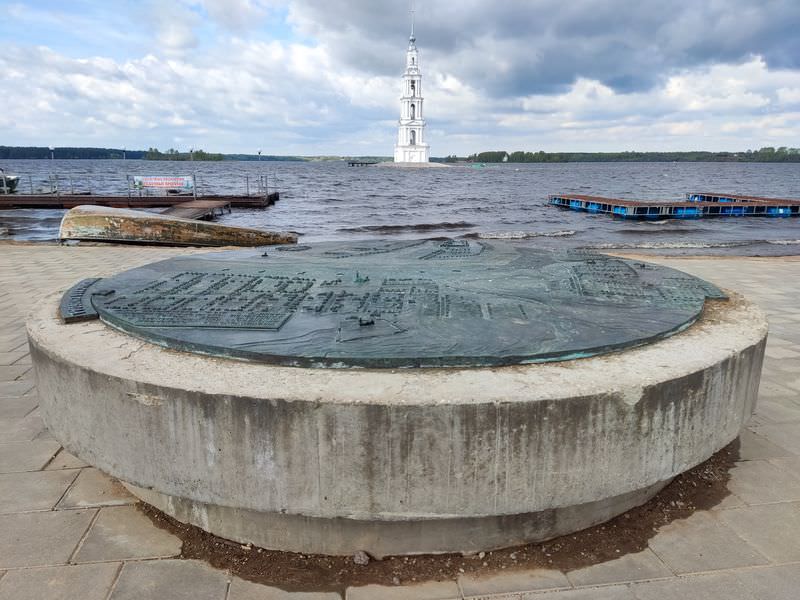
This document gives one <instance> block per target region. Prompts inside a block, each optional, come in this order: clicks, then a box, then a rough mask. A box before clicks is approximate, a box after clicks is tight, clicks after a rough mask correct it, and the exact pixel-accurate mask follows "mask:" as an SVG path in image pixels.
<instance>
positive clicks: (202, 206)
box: [159, 200, 231, 221]
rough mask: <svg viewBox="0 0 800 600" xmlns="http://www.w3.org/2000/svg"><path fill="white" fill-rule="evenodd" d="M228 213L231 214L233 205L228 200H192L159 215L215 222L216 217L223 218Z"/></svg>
mask: <svg viewBox="0 0 800 600" xmlns="http://www.w3.org/2000/svg"><path fill="white" fill-rule="evenodd" d="M226 212H231V203H230V202H228V201H226V200H190V201H189V202H182V203H180V204H176V205H175V206H173V207H171V208H168V209H166V210H163V211H161V213H159V214H162V215H165V216H169V217H180V218H182V219H194V220H201V221H213V220H214V218H215V217H217V216H222V215H224V214H225V213H226Z"/></svg>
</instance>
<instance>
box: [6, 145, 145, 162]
mask: <svg viewBox="0 0 800 600" xmlns="http://www.w3.org/2000/svg"><path fill="white" fill-rule="evenodd" d="M123 155H124V157H125V158H130V159H141V158H144V155H145V152H144V150H123V149H121V148H71V147H62V148H53V149H52V150H50V148H48V147H47V146H0V159H7V160H10V159H48V158H58V159H103V158H122V157H123Z"/></svg>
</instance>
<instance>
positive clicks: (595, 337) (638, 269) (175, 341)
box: [62, 239, 725, 368]
mask: <svg viewBox="0 0 800 600" xmlns="http://www.w3.org/2000/svg"><path fill="white" fill-rule="evenodd" d="M724 297H725V296H724V294H723V293H722V292H721V291H720V290H719V289H718V288H716V287H714V286H713V285H711V284H709V283H707V282H705V281H703V280H701V279H698V278H696V277H692V276H691V275H688V274H686V273H682V272H679V271H675V270H673V269H669V268H666V267H661V266H656V265H652V264H647V263H642V262H639V261H634V260H626V259H621V258H614V257H609V256H603V255H598V254H592V253H588V252H583V251H557V252H553V251H547V250H543V249H538V248H535V247H530V246H526V245H516V244H513V243H503V242H496V241H492V242H491V243H489V242H485V241H477V240H461V239H457V240H450V239H447V240H442V239H438V240H411V241H367V242H351V243H341V242H339V243H324V244H317V245H313V246H306V245H300V246H276V247H268V248H266V250H264V249H261V250H258V251H251V250H243V251H229V252H222V253H218V254H203V255H199V256H184V257H179V258H172V259H169V260H166V261H163V262H158V263H153V264H150V265H147V266H144V267H140V268H137V269H133V270H130V271H126V272H124V273H121V274H119V275H115V276H113V277H110V278H107V279H101V280H96V281H89V282H81V283H80V284H78V285H77V286H76V287H75V288H73V289H72V290H70V291H69V292H68V293H67V295H66V297H65V298H66V300H65V302H63V303H62V317H63V318H64V319H65V320H66V321H69V320H75V318H76V317H78V318H79V319H80V320H84V319H86V318H91V317H92V316H94V315H95V314H96V315H97V316H99V318H101V319H102V320H103V321H104V322H106V323H108V324H109V325H111V326H112V327H115V328H117V329H120V330H122V331H125V332H127V333H129V334H131V335H134V336H136V337H139V338H142V339H144V340H148V341H150V342H153V343H156V344H160V345H163V346H166V347H169V348H174V349H179V350H186V351H193V352H202V353H204V354H211V355H217V356H223V357H236V358H243V359H250V360H255V361H261V362H265V363H271V364H278V365H289V366H302V367H367V368H394V367H450V366H476V367H481V366H484V367H485V366H502V365H513V364H525V363H531V362H541V361H550V360H566V359H572V358H580V357H585V356H591V355H596V354H601V353H604V352H610V351H614V350H620V349H623V348H629V347H632V346H636V345H641V344H645V343H648V342H651V341H654V340H657V339H659V338H663V337H666V336H668V335H671V334H673V333H676V332H678V331H680V330H682V329H683V328H685V327H687V326H689V325H690V324H691V323H693V322H694V321H695V320H696V319H697V318H698V317H699V316H700V313H701V312H702V310H703V305H704V302H705V300H706V298H716V299H723V298H724ZM72 307H75V308H76V310H78V311H79V312H80V315H72V314H71V313H70V310H71V308H72Z"/></svg>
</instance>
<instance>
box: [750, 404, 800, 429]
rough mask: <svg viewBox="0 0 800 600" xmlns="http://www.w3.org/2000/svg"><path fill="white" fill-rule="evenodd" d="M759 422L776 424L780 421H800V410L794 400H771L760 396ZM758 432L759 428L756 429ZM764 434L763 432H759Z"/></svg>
mask: <svg viewBox="0 0 800 600" xmlns="http://www.w3.org/2000/svg"><path fill="white" fill-rule="evenodd" d="M754 416H755V418H756V420H757V421H758V422H762V421H763V422H764V423H763V424H769V425H775V424H778V423H800V410H799V409H798V408H797V407H796V406H795V403H794V402H793V401H791V402H788V401H785V400H783V401H780V400H769V399H765V398H761V397H759V400H758V406H757V408H756V414H755V415H754ZM755 431H756V432H758V430H757V429H755ZM759 435H762V436H763V433H762V434H759Z"/></svg>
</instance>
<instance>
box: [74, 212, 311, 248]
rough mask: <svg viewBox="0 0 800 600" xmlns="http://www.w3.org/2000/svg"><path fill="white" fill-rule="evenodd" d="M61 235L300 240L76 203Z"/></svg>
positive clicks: (161, 241)
mask: <svg viewBox="0 0 800 600" xmlns="http://www.w3.org/2000/svg"><path fill="white" fill-rule="evenodd" d="M59 238H60V239H61V240H62V241H65V240H82V241H93V242H116V243H138V244H158V245H165V246H268V245H271V244H296V243H297V235H296V234H294V233H286V232H275V231H264V230H261V229H251V228H248V227H233V226H230V225H219V224H217V223H210V222H207V221H195V220H192V219H184V218H181V217H172V216H168V215H162V214H158V213H149V212H143V211H138V210H130V209H122V208H108V207H103V206H93V205H87V206H76V207H75V208H73V209H71V210H70V211H69V212H67V214H65V215H64V218H63V219H62V220H61V227H60V229H59Z"/></svg>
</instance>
